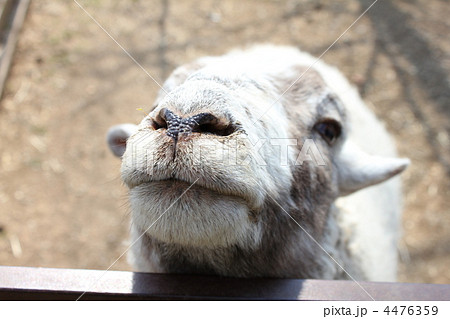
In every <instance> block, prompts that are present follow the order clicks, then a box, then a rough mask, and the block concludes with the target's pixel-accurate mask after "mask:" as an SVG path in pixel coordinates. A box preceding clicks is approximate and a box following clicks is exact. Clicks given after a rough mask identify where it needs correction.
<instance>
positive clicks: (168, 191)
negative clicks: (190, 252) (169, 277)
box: [130, 181, 261, 248]
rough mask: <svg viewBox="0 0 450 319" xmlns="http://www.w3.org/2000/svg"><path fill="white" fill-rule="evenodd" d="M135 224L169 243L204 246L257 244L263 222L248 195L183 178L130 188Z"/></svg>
mask: <svg viewBox="0 0 450 319" xmlns="http://www.w3.org/2000/svg"><path fill="white" fill-rule="evenodd" d="M130 205H131V209H132V211H133V217H132V218H133V224H135V225H138V226H139V229H140V230H141V231H142V232H145V233H146V234H147V235H149V236H152V237H154V238H155V239H157V240H160V241H162V242H166V243H174V244H179V245H183V246H192V247H200V248H220V247H230V246H232V245H238V246H240V247H246V248H249V247H254V246H256V245H257V244H258V243H259V240H260V237H261V229H260V228H261V225H260V223H258V222H257V221H256V220H252V218H251V212H250V210H249V208H248V206H247V203H246V202H245V200H244V199H242V198H239V197H236V196H229V195H222V194H220V193H218V192H215V191H212V190H209V189H206V188H203V187H200V186H197V185H192V184H188V183H186V182H181V181H160V182H151V183H144V184H141V185H139V186H136V187H134V188H133V189H132V190H131V191H130Z"/></svg>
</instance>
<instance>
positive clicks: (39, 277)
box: [0, 266, 450, 300]
mask: <svg viewBox="0 0 450 319" xmlns="http://www.w3.org/2000/svg"><path fill="white" fill-rule="evenodd" d="M362 288H364V289H362ZM366 291H367V293H366ZM369 294H370V296H372V297H373V298H374V299H375V300H450V285H435V284H409V283H377V282H358V283H355V282H352V281H327V280H300V279H262V278H258V279H238V278H221V277H213V276H187V275H169V274H149V273H133V272H124V271H108V272H105V271H101V270H82V269H51V268H28V267H6V266H0V300H77V299H80V300H372V299H371V298H370V297H369ZM80 297H81V298H80Z"/></svg>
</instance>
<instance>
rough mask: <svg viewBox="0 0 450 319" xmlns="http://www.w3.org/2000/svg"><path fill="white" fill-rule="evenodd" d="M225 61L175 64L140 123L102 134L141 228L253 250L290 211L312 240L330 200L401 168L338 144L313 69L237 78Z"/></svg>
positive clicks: (333, 115) (340, 115)
mask: <svg viewBox="0 0 450 319" xmlns="http://www.w3.org/2000/svg"><path fill="white" fill-rule="evenodd" d="M226 62H227V60H226V61H225V62H220V63H219V61H214V60H212V61H209V62H208V63H200V64H195V67H193V68H190V67H182V68H180V69H178V70H177V71H175V72H174V74H173V75H172V77H171V78H169V80H168V81H167V82H166V85H165V87H164V88H165V91H167V93H168V94H165V92H162V93H161V96H160V97H158V99H157V103H156V106H155V107H154V109H153V110H152V112H151V113H150V114H149V115H148V116H146V117H145V118H144V119H143V121H142V122H141V123H140V125H139V126H137V127H136V128H133V127H132V126H126V127H124V126H117V127H114V128H112V129H111V130H110V132H109V135H108V136H109V137H108V138H109V141H110V145H112V149H113V151H114V150H115V153H116V154H117V155H122V153H123V157H122V160H123V161H122V169H121V171H122V179H123V181H124V182H125V184H126V185H127V186H128V187H129V189H130V204H131V209H132V214H133V217H132V218H133V223H134V225H135V227H137V228H138V229H139V230H140V231H141V232H145V233H146V234H147V235H148V236H150V237H152V238H155V239H157V240H159V241H161V242H165V243H174V244H179V245H182V246H187V247H199V248H221V247H231V246H239V247H243V248H249V249H251V248H255V247H258V245H260V244H261V241H262V240H263V239H264V237H265V236H269V235H268V234H272V235H270V236H274V235H273V234H276V233H277V232H278V231H279V233H280V234H281V233H284V232H285V231H287V229H288V228H290V227H291V226H287V224H288V223H290V224H292V222H291V220H289V216H288V215H287V214H286V213H288V214H289V215H291V216H292V217H293V218H294V219H296V220H298V221H300V222H301V223H302V224H303V227H304V228H305V229H306V230H308V231H309V232H311V233H312V234H315V235H316V236H320V235H321V233H322V232H323V230H324V227H325V224H326V220H327V214H328V212H329V208H330V206H331V205H332V203H333V201H334V200H335V199H336V198H337V197H338V196H339V195H345V194H348V193H351V192H353V191H356V190H358V189H360V188H362V187H366V186H368V185H372V184H375V183H379V182H381V181H383V180H385V179H387V178H389V177H391V176H393V175H395V174H397V173H398V172H400V171H402V170H403V169H404V168H405V167H406V165H407V162H406V161H404V160H398V159H381V158H374V157H372V156H369V155H367V154H364V153H362V152H361V151H359V150H358V149H357V148H355V147H354V146H353V145H352V144H351V143H350V142H347V141H346V135H347V130H348V124H347V122H346V114H345V113H346V110H345V106H344V105H343V104H342V102H341V101H340V100H339V98H338V97H337V96H335V95H334V94H333V92H331V91H330V89H329V88H328V87H327V85H326V84H325V82H324V81H323V79H322V78H321V76H320V75H319V73H317V72H315V71H314V70H307V68H306V67H301V66H297V65H295V63H294V64H292V65H291V66H290V69H289V70H284V71H283V70H279V72H276V73H274V72H272V73H270V72H269V73H265V72H264V71H259V70H254V69H253V70H251V71H249V72H242V71H241V67H242V66H236V65H234V64H233V60H232V59H228V62H229V64H227V63H226ZM305 71H307V72H306V73H304V76H302V77H301V78H300V79H297V78H298V77H300V75H301V74H302V73H303V72H305ZM296 80H297V81H296ZM292 83H294V84H292ZM125 140H126V150H125ZM283 211H284V212H283Z"/></svg>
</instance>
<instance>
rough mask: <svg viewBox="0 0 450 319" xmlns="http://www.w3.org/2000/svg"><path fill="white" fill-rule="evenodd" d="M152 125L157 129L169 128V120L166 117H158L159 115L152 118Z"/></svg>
mask: <svg viewBox="0 0 450 319" xmlns="http://www.w3.org/2000/svg"><path fill="white" fill-rule="evenodd" d="M152 127H153V128H154V129H155V130H159V129H162V128H165V129H167V122H166V121H165V120H164V119H162V118H159V119H158V117H157V118H155V119H153V120H152Z"/></svg>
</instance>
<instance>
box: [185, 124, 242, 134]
mask: <svg viewBox="0 0 450 319" xmlns="http://www.w3.org/2000/svg"><path fill="white" fill-rule="evenodd" d="M192 131H193V132H198V133H209V134H214V135H219V136H228V135H231V134H233V133H234V132H236V127H235V126H234V125H232V124H228V125H226V124H222V123H220V124H219V123H215V124H212V123H207V124H202V125H199V126H198V127H196V128H194V129H193V130H192Z"/></svg>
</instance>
